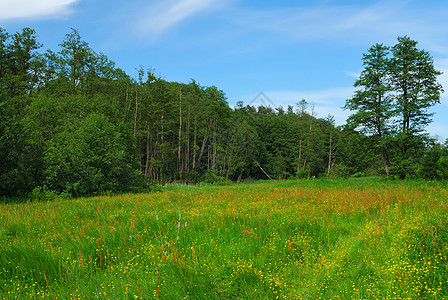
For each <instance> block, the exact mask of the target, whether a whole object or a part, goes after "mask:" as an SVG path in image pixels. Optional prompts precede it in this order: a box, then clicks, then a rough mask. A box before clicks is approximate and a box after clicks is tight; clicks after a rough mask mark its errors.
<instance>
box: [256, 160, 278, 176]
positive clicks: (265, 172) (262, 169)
mask: <svg viewBox="0 0 448 300" xmlns="http://www.w3.org/2000/svg"><path fill="white" fill-rule="evenodd" d="M255 163H256V164H257V166H258V167H259V168H260V170H261V171H263V173H264V175H266V176H267V177H268V178H269V179H270V180H274V179H272V178H271V176H269V175H268V173H266V171H265V170H263V168H262V167H261V166H260V164H259V163H258V161H256V160H255Z"/></svg>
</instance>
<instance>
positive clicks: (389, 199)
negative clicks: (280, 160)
mask: <svg viewBox="0 0 448 300" xmlns="http://www.w3.org/2000/svg"><path fill="white" fill-rule="evenodd" d="M447 196H448V193H447V189H446V187H445V186H444V185H442V184H440V183H434V182H416V181H413V182H410V181H409V182H398V181H397V182H392V181H386V180H382V179H371V178H370V179H362V178H361V179H351V180H333V181H327V180H316V181H275V182H256V183H252V184H240V185H231V186H220V187H216V186H202V187H194V186H193V187H191V186H169V187H166V188H165V190H164V191H163V192H158V193H150V194H129V195H118V196H104V197H94V198H81V199H70V200H54V201H48V202H31V203H21V204H3V205H1V206H0V224H1V225H0V226H1V227H0V243H1V244H0V296H1V298H3V299H95V298H99V299H238V298H240V299H277V298H278V299H319V298H321V299H337V298H339V299H419V298H420V299H444V298H448V214H447V212H448V209H447V201H446V199H447Z"/></svg>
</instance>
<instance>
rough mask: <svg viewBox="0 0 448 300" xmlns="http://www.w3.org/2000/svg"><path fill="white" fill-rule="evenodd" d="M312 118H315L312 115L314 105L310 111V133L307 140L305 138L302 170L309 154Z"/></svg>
mask: <svg viewBox="0 0 448 300" xmlns="http://www.w3.org/2000/svg"><path fill="white" fill-rule="evenodd" d="M314 116H315V114H314V105H313V107H312V109H311V118H310V131H309V133H308V138H307V142H306V156H305V159H304V161H303V167H302V169H305V166H306V163H307V160H308V156H309V153H310V139H311V133H312V131H313V119H314Z"/></svg>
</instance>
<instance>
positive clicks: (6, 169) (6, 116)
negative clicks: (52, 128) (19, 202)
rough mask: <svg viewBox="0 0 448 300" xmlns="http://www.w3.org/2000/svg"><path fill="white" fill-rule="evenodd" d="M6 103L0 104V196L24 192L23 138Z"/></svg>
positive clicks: (21, 131) (20, 129)
mask: <svg viewBox="0 0 448 300" xmlns="http://www.w3.org/2000/svg"><path fill="white" fill-rule="evenodd" d="M12 111H13V110H12V109H10V108H9V107H8V106H7V103H5V102H0V166H1V168H0V196H4V195H14V194H17V192H18V191H24V190H25V189H26V187H25V186H24V184H25V182H24V178H23V177H24V176H23V156H24V153H25V146H26V141H25V136H24V133H23V130H22V127H21V126H20V124H19V123H18V122H17V120H16V119H15V117H14V116H13V114H12Z"/></svg>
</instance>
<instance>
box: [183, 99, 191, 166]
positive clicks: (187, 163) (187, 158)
mask: <svg viewBox="0 0 448 300" xmlns="http://www.w3.org/2000/svg"><path fill="white" fill-rule="evenodd" d="M185 136H186V139H187V145H186V149H185V169H184V171H185V172H189V171H190V105H188V113H187V125H186V128H185Z"/></svg>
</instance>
